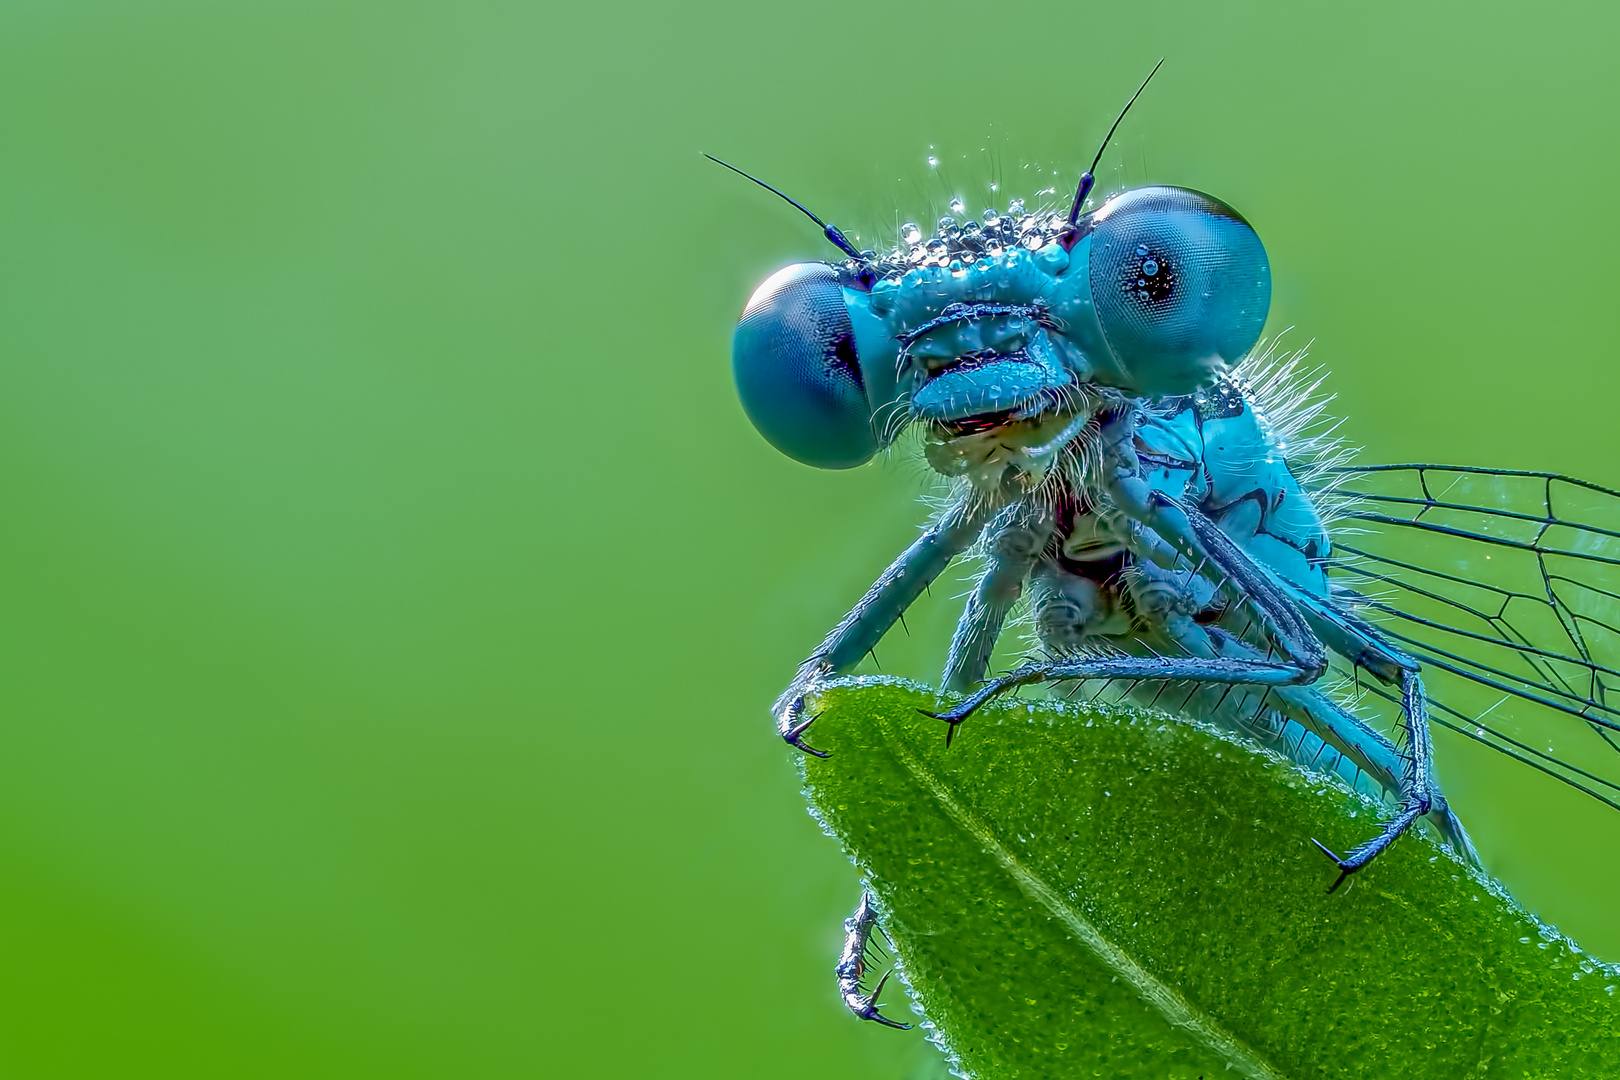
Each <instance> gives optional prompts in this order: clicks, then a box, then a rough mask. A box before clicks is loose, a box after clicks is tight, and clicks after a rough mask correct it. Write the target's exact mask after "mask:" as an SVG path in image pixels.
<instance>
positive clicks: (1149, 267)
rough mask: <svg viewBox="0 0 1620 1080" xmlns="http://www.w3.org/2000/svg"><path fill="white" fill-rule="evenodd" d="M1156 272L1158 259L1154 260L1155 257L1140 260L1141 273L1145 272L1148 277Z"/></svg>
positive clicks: (1157, 270)
mask: <svg viewBox="0 0 1620 1080" xmlns="http://www.w3.org/2000/svg"><path fill="white" fill-rule="evenodd" d="M1158 272H1159V263H1158V260H1156V259H1143V260H1142V273H1144V274H1146V275H1147V276H1148V277H1152V276H1153V275H1154V274H1157V273H1158Z"/></svg>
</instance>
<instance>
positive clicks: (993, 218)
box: [979, 210, 1001, 228]
mask: <svg viewBox="0 0 1620 1080" xmlns="http://www.w3.org/2000/svg"><path fill="white" fill-rule="evenodd" d="M979 216H980V217H982V218H984V224H985V226H986V227H987V228H988V227H989V226H991V225H994V224H995V223H996V222H998V221H1000V220H1001V215H1000V214H998V213H996V212H995V211H994V210H986V211H985V212H984V213H982V214H980V215H979Z"/></svg>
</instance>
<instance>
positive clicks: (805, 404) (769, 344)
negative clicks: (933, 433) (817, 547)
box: [731, 263, 878, 469]
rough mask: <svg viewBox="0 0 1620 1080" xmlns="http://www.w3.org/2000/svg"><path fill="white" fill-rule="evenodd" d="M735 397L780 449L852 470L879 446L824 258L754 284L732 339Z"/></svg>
mask: <svg viewBox="0 0 1620 1080" xmlns="http://www.w3.org/2000/svg"><path fill="white" fill-rule="evenodd" d="M731 372H732V374H733V375H734V376H735V377H736V380H737V396H738V397H740V398H741V399H742V406H743V411H744V412H746V413H747V414H748V419H750V420H752V421H753V422H754V427H756V428H758V429H759V433H760V434H761V435H763V436H765V438H766V440H767V441H768V442H770V444H771V445H772V446H774V447H776V448H777V449H778V450H780V451H782V453H784V454H786V455H787V456H788V457H791V458H793V459H795V460H797V461H802V462H804V463H805V464H806V465H814V466H816V467H817V468H822V469H848V468H852V467H854V466H856V465H859V464H861V463H862V462H865V461H867V460H869V459H870V458H871V457H872V455H873V454H875V453H877V448H878V447H877V438H876V436H875V435H874V433H873V431H872V410H871V406H870V405H869V404H868V403H867V400H866V386H865V383H864V382H863V380H862V377H861V365H860V359H859V357H858V356H857V355H856V352H855V328H854V326H853V325H852V324H851V322H850V318H849V310H848V309H847V308H845V307H844V294H843V290H842V289H841V288H840V287H839V284H838V274H837V272H836V271H835V270H834V269H833V268H832V267H831V266H829V265H827V264H826V263H796V264H795V265H793V266H789V267H786V268H784V269H782V270H778V271H777V272H776V273H774V274H772V275H771V276H770V277H769V278H767V279H766V281H765V284H763V285H761V286H760V287H759V289H758V290H756V291H755V293H754V295H753V298H752V299H750V300H749V301H748V306H747V307H746V308H744V309H743V313H742V319H741V320H739V321H738V323H737V330H736V332H735V333H734V334H733V335H732V338H731Z"/></svg>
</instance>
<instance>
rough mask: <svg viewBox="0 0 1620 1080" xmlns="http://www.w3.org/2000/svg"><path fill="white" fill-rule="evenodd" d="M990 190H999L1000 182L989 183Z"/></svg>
mask: <svg viewBox="0 0 1620 1080" xmlns="http://www.w3.org/2000/svg"><path fill="white" fill-rule="evenodd" d="M990 190H991V191H1000V190H1001V185H1000V184H991V185H990Z"/></svg>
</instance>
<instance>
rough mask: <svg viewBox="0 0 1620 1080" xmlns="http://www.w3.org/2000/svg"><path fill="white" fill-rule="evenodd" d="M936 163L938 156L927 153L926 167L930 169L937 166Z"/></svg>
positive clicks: (937, 162)
mask: <svg viewBox="0 0 1620 1080" xmlns="http://www.w3.org/2000/svg"><path fill="white" fill-rule="evenodd" d="M938 165H939V158H937V157H935V156H934V155H932V154H929V155H928V167H929V168H930V169H932V168H935V167H937V166H938Z"/></svg>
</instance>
